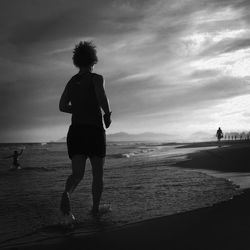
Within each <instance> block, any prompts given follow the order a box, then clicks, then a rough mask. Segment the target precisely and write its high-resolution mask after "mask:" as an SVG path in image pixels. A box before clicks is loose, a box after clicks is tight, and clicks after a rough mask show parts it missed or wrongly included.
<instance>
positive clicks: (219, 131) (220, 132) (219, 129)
mask: <svg viewBox="0 0 250 250" xmlns="http://www.w3.org/2000/svg"><path fill="white" fill-rule="evenodd" d="M216 137H217V140H218V142H220V140H221V138H223V132H222V130H221V128H220V127H219V128H218V130H217V132H216Z"/></svg>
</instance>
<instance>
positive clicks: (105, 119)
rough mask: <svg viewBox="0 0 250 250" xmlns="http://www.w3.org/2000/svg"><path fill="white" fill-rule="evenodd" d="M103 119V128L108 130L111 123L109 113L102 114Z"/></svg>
mask: <svg viewBox="0 0 250 250" xmlns="http://www.w3.org/2000/svg"><path fill="white" fill-rule="evenodd" d="M103 119H104V123H105V127H106V128H108V127H109V126H110V124H111V122H112V121H111V112H110V113H106V114H104V116H103Z"/></svg>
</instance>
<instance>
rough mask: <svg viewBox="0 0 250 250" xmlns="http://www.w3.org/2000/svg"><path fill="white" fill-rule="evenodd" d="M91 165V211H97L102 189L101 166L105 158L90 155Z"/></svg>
mask: <svg viewBox="0 0 250 250" xmlns="http://www.w3.org/2000/svg"><path fill="white" fill-rule="evenodd" d="M90 162H91V166H92V176H93V181H92V198H93V209H92V211H93V212H98V209H99V204H100V200H101V196H102V191H103V167H104V162H105V158H104V157H103V158H102V157H97V156H95V157H91V158H90Z"/></svg>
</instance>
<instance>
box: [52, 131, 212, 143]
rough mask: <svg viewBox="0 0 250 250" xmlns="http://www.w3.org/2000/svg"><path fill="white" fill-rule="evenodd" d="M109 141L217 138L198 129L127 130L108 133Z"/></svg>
mask: <svg viewBox="0 0 250 250" xmlns="http://www.w3.org/2000/svg"><path fill="white" fill-rule="evenodd" d="M106 138H107V141H110V142H118V141H158V142H178V141H207V140H208V141H210V140H213V139H214V138H215V136H214V135H212V133H209V132H203V131H198V132H195V133H193V134H191V135H190V134H189V135H176V134H165V133H154V132H144V133H137V134H129V133H126V132H119V133H114V134H107V135H106ZM55 142H66V137H63V138H61V139H59V140H57V141H55Z"/></svg>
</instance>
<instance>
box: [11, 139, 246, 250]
mask: <svg viewBox="0 0 250 250" xmlns="http://www.w3.org/2000/svg"><path fill="white" fill-rule="evenodd" d="M210 146H217V144H216V143H213V142H208V143H194V144H186V145H184V146H182V147H183V148H188V147H190V148H195V147H199V148H202V147H210ZM249 151H250V143H249V142H247V141H241V142H236V141H234V142H223V143H221V147H216V148H213V149H205V150H202V151H200V152H195V153H191V154H189V155H188V156H187V160H186V161H181V162H177V163H176V164H174V165H173V167H179V168H185V169H193V170H194V171H205V172H206V173H208V174H210V173H211V174H212V175H214V176H217V177H219V178H227V179H230V180H231V181H233V182H234V183H235V184H236V185H237V186H239V187H240V189H241V190H242V193H241V194H240V195H238V196H235V197H234V198H233V199H231V200H229V201H225V202H221V203H218V204H216V205H213V206H211V207H206V208H201V209H196V210H193V211H189V212H184V213H179V214H175V215H170V216H164V217H160V218H156V219H150V220H145V221H141V222H137V223H131V224H129V225H126V226H122V227H115V228H110V229H109V230H104V231H101V232H98V233H95V234H91V235H90V236H86V235H84V236H82V235H81V234H74V232H66V233H65V235H64V236H63V237H61V238H57V239H54V238H53V239H51V240H49V239H48V240H46V241H39V240H37V241H34V242H33V244H31V245H29V246H27V245H22V242H21V241H20V244H18V245H15V246H14V245H13V246H12V248H11V249H25V250H28V249H37V250H38V249H202V250H203V249H249V248H250V238H249V232H250V215H249V211H250V190H249V189H248V187H249V183H248V178H249V175H248V173H249V172H250V164H249V163H250V159H249Z"/></svg>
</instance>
